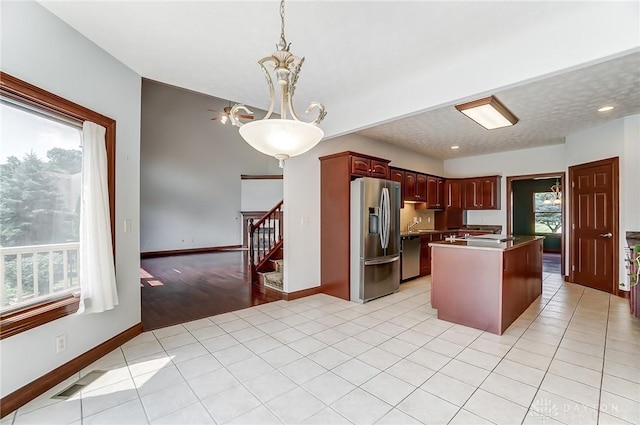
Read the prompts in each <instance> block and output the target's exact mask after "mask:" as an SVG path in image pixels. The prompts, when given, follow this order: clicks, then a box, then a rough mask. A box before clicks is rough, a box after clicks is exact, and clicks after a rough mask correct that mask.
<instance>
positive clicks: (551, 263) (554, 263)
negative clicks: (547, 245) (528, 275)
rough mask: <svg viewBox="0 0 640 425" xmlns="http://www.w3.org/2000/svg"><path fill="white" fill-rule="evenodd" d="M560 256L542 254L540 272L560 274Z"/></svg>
mask: <svg viewBox="0 0 640 425" xmlns="http://www.w3.org/2000/svg"><path fill="white" fill-rule="evenodd" d="M561 259H562V256H561V255H560V254H556V253H553V252H545V253H543V254H542V270H543V271H544V273H554V274H560V272H561V268H560V261H561Z"/></svg>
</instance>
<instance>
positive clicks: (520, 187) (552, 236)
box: [507, 171, 566, 276]
mask: <svg viewBox="0 0 640 425" xmlns="http://www.w3.org/2000/svg"><path fill="white" fill-rule="evenodd" d="M564 187H565V173H564V172H561V171H560V172H555V173H544V174H531V175H524V176H508V177H507V234H509V235H511V234H513V235H538V236H544V237H545V240H544V244H543V249H544V253H545V255H547V256H548V257H549V258H550V259H553V260H554V262H555V263H556V264H557V263H558V259H559V270H558V271H557V273H560V274H561V275H562V276H564V275H565V241H564V239H565V236H564V234H565V232H564V229H565V222H566V219H565V204H566V202H565V199H564V197H563V194H564Z"/></svg>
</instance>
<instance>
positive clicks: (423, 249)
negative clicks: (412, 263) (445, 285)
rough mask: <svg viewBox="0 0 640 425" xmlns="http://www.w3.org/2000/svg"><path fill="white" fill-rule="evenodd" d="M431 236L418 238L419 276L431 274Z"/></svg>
mask: <svg viewBox="0 0 640 425" xmlns="http://www.w3.org/2000/svg"><path fill="white" fill-rule="evenodd" d="M430 241H431V235H422V236H420V276H426V275H428V274H431V250H430V249H429V242H430Z"/></svg>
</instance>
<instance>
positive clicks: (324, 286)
mask: <svg viewBox="0 0 640 425" xmlns="http://www.w3.org/2000/svg"><path fill="white" fill-rule="evenodd" d="M389 162H390V161H387V160H385V159H382V158H376V157H372V156H369V155H365V154H360V153H356V152H350V151H347V152H340V153H336V154H333V155H327V156H323V157H321V158H320V285H321V291H322V292H324V293H325V294H329V295H332V296H334V297H339V298H342V299H345V300H349V298H350V293H349V281H350V255H351V254H350V252H351V251H350V250H351V245H350V217H351V180H352V179H353V178H354V177H360V176H369V177H380V178H389V167H388V164H389Z"/></svg>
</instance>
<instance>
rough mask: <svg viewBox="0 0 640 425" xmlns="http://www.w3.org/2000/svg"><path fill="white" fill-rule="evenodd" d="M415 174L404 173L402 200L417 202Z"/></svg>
mask: <svg viewBox="0 0 640 425" xmlns="http://www.w3.org/2000/svg"><path fill="white" fill-rule="evenodd" d="M416 198H417V193H416V173H410V172H409V171H406V172H405V173H404V200H405V201H417V199H416Z"/></svg>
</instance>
